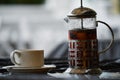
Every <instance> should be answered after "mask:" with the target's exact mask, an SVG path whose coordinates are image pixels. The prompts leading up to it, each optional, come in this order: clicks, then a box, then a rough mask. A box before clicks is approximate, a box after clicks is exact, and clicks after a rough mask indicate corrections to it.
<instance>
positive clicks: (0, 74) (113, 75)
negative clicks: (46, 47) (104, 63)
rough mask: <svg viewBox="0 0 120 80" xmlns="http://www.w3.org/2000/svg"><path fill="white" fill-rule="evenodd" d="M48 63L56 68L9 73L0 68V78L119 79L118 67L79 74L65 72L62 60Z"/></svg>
mask: <svg viewBox="0 0 120 80" xmlns="http://www.w3.org/2000/svg"><path fill="white" fill-rule="evenodd" d="M8 61H9V60H7V61H6V62H8ZM53 61H54V62H53ZM4 62H5V61H4ZM49 63H50V64H55V65H56V69H55V70H52V71H49V73H48V72H47V73H9V72H5V71H4V70H2V69H1V70H0V80H105V79H106V80H113V79H114V80H120V70H118V69H119V68H118V69H117V68H115V69H116V70H115V71H116V72H103V73H102V74H100V75H87V74H85V75H80V74H69V73H65V72H64V71H65V70H66V69H67V68H68V64H67V63H66V61H64V60H62V61H61V60H48V61H47V62H46V64H49ZM7 64H8V63H7ZM112 65H113V64H112ZM118 66H119V65H118ZM109 67H110V66H109ZM107 68H108V67H107ZM110 68H111V67H110ZM103 69H104V68H103ZM105 69H106V68H105ZM108 71H109V70H108ZM4 72H5V73H4Z"/></svg>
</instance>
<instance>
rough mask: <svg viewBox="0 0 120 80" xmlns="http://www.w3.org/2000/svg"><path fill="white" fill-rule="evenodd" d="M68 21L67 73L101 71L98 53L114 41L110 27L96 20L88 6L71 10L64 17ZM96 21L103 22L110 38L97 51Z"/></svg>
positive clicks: (94, 13)
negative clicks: (108, 41)
mask: <svg viewBox="0 0 120 80" xmlns="http://www.w3.org/2000/svg"><path fill="white" fill-rule="evenodd" d="M65 21H66V22H67V23H68V29H69V30H68V39H69V49H68V51H69V54H68V59H69V68H68V69H67V70H66V72H69V73H95V74H98V73H101V69H100V68H99V54H100V53H104V52H105V51H107V50H108V49H109V48H110V47H111V46H112V44H113V42H114V34H113V31H112V29H111V27H110V26H109V25H108V24H107V23H105V22H103V21H96V12H95V11H94V10H92V9H90V8H86V7H80V8H76V9H74V10H73V11H72V14H71V15H68V17H67V18H65ZM98 23H102V24H105V25H106V26H107V27H108V28H109V29H110V31H111V35H112V40H111V42H110V44H109V45H108V47H107V48H106V49H104V50H102V51H100V52H99V51H98V40H97V27H98Z"/></svg>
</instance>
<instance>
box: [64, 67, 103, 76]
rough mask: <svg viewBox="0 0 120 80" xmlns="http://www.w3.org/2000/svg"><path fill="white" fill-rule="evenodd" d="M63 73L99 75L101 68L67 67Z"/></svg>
mask: <svg viewBox="0 0 120 80" xmlns="http://www.w3.org/2000/svg"><path fill="white" fill-rule="evenodd" d="M65 73H70V74H93V75H99V74H101V73H102V70H101V69H100V68H94V69H79V68H75V69H74V68H68V69H67V70H66V71H65Z"/></svg>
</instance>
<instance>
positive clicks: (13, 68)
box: [2, 65, 56, 73]
mask: <svg viewBox="0 0 120 80" xmlns="http://www.w3.org/2000/svg"><path fill="white" fill-rule="evenodd" d="M55 67H56V66H55V65H44V66H43V67H16V66H14V65H13V66H4V67H2V68H4V69H7V70H8V71H9V72H12V73H46V72H48V71H49V70H50V69H54V68H55Z"/></svg>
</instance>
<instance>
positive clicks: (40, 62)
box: [10, 50, 44, 67]
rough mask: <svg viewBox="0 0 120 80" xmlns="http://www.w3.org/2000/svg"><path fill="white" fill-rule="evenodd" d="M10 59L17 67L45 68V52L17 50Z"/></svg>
mask: <svg viewBox="0 0 120 80" xmlns="http://www.w3.org/2000/svg"><path fill="white" fill-rule="evenodd" d="M10 59H11V61H12V63H13V64H15V66H16V67H42V66H44V51H43V50H15V51H13V52H12V53H11V54H10Z"/></svg>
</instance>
